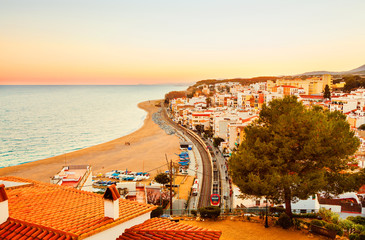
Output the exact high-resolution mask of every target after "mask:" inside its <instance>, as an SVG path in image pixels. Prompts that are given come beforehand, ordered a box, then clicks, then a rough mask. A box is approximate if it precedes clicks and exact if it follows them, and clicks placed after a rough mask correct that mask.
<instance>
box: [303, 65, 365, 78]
mask: <svg viewBox="0 0 365 240" xmlns="http://www.w3.org/2000/svg"><path fill="white" fill-rule="evenodd" d="M323 74H331V75H347V74H365V64H364V65H362V66H361V67H358V68H355V69H352V70H349V71H343V72H330V71H313V72H305V73H302V74H298V75H297V76H302V75H323Z"/></svg>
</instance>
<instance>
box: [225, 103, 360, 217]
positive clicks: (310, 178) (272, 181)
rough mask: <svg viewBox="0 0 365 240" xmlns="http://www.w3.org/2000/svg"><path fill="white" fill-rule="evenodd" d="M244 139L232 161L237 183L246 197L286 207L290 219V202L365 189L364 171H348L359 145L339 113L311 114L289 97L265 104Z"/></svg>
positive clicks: (319, 110) (314, 111) (317, 110)
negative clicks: (266, 200)
mask: <svg viewBox="0 0 365 240" xmlns="http://www.w3.org/2000/svg"><path fill="white" fill-rule="evenodd" d="M245 136H246V139H245V141H244V142H243V143H242V144H241V145H240V147H239V149H238V151H236V152H234V153H233V154H232V157H231V159H230V162H229V165H230V167H229V168H230V172H231V175H232V179H233V182H234V183H235V184H236V185H237V186H238V187H239V188H240V190H241V192H242V193H244V194H247V195H254V196H258V197H262V196H264V197H266V198H268V199H273V200H275V201H281V202H285V206H286V212H287V214H288V215H289V216H291V214H292V213H291V201H292V200H295V199H307V198H308V197H309V196H311V195H313V194H316V193H318V192H319V191H326V192H328V193H333V194H339V193H342V192H343V191H352V190H355V189H356V190H357V189H358V187H359V186H361V185H362V184H364V180H363V178H362V176H363V174H362V172H361V174H360V173H357V174H355V173H350V172H349V171H348V170H350V166H351V164H350V163H352V161H353V160H352V159H351V158H349V156H351V155H352V154H354V153H355V151H356V149H357V148H358V146H359V140H358V139H357V138H356V137H355V136H354V132H352V131H350V126H349V124H348V123H347V122H346V117H345V115H343V114H342V113H340V112H338V111H336V112H329V111H325V110H323V109H322V108H320V107H314V108H310V109H307V108H305V107H304V106H303V104H302V103H300V102H298V101H297V98H296V97H294V96H287V97H285V98H284V99H276V100H273V101H271V102H270V103H269V105H268V106H266V105H264V106H263V108H262V111H261V112H260V117H259V119H258V121H256V122H253V123H252V124H251V125H250V126H248V127H246V128H245Z"/></svg>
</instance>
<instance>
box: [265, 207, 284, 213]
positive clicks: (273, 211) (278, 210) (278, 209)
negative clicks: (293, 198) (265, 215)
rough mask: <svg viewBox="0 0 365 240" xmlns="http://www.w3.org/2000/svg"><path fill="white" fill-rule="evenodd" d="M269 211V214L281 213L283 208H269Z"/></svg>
mask: <svg viewBox="0 0 365 240" xmlns="http://www.w3.org/2000/svg"><path fill="white" fill-rule="evenodd" d="M269 211H270V212H271V213H282V212H285V208H283V207H270V208H269Z"/></svg>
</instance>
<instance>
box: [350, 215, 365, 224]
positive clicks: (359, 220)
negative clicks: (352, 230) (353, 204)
mask: <svg viewBox="0 0 365 240" xmlns="http://www.w3.org/2000/svg"><path fill="white" fill-rule="evenodd" d="M347 220H350V221H352V222H354V223H356V224H361V225H365V217H361V216H357V217H353V216H349V217H347Z"/></svg>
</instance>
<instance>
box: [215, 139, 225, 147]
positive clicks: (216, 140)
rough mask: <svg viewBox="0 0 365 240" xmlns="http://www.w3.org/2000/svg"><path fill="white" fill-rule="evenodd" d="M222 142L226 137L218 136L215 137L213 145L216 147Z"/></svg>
mask: <svg viewBox="0 0 365 240" xmlns="http://www.w3.org/2000/svg"><path fill="white" fill-rule="evenodd" d="M221 142H224V139H223V138H220V137H217V138H213V145H214V147H218V146H219V145H220V144H221Z"/></svg>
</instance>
